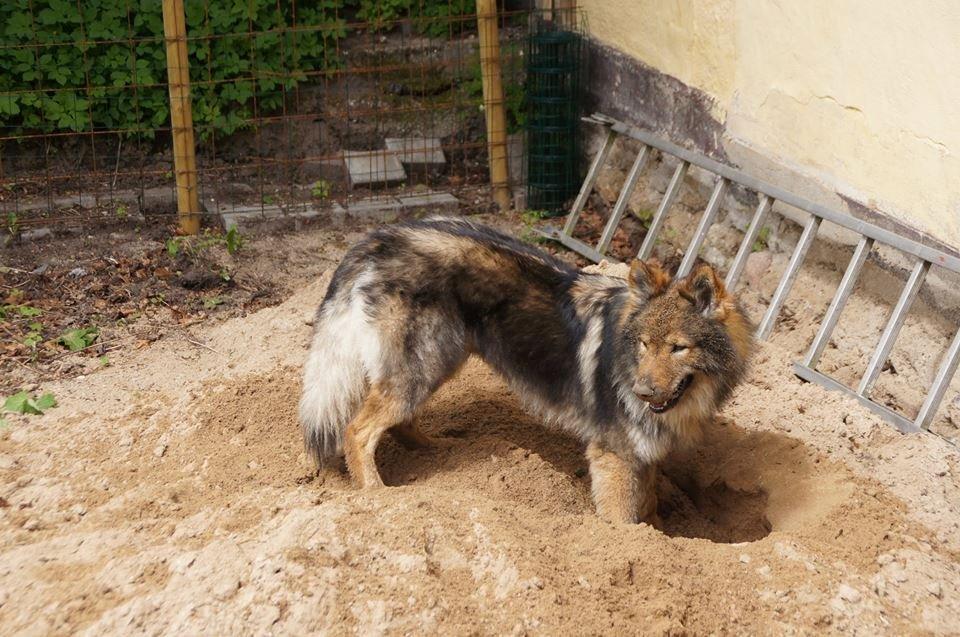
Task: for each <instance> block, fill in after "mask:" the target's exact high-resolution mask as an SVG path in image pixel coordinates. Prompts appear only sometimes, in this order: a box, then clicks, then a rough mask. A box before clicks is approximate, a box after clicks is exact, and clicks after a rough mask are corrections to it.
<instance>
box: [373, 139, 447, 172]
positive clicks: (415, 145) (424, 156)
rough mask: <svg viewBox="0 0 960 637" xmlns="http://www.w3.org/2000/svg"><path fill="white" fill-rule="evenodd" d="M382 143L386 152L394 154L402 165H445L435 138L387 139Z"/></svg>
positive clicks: (444, 158) (445, 161) (445, 160)
mask: <svg viewBox="0 0 960 637" xmlns="http://www.w3.org/2000/svg"><path fill="white" fill-rule="evenodd" d="M383 141H384V142H385V143H386V145H387V150H390V151H393V152H394V153H396V154H397V157H399V158H400V161H401V162H402V163H404V164H419V165H431V166H437V167H439V166H443V165H444V164H446V163H447V158H446V157H444V155H443V148H442V147H441V145H440V140H439V139H438V138H436V137H388V138H386V139H385V140H383Z"/></svg>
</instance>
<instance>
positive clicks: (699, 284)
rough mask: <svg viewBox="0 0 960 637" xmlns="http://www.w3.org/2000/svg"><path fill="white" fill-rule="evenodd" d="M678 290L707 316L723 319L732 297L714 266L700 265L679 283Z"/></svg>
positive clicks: (698, 310) (699, 311)
mask: <svg viewBox="0 0 960 637" xmlns="http://www.w3.org/2000/svg"><path fill="white" fill-rule="evenodd" d="M677 292H678V293H679V294H680V296H682V297H683V298H685V299H687V300H688V301H690V304H691V305H693V307H694V309H695V310H696V311H697V312H698V313H700V314H701V315H703V316H704V317H706V318H711V319H717V320H723V318H724V317H726V315H727V312H728V310H729V309H730V304H731V303H732V299H731V298H730V295H729V294H728V293H727V288H726V286H725V285H724V284H723V281H721V280H720V277H718V276H717V273H716V272H715V271H714V269H713V268H712V267H710V266H709V265H707V264H703V265H701V266H699V267H698V268H697V269H696V270H694V271H693V272H691V273H690V274H688V275H687V276H686V277H684V278H683V280H682V281H680V282H679V283H678V284H677Z"/></svg>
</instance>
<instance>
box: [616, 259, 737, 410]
mask: <svg viewBox="0 0 960 637" xmlns="http://www.w3.org/2000/svg"><path fill="white" fill-rule="evenodd" d="M631 283H632V284H633V285H634V286H635V287H636V288H637V289H638V290H639V291H641V292H642V293H645V294H648V295H649V301H648V305H647V307H646V308H645V309H644V311H643V312H642V313H641V314H640V316H639V317H638V322H637V324H636V325H635V326H633V328H634V330H635V334H636V343H635V346H636V348H637V352H636V360H637V366H636V374H635V383H634V386H633V390H634V392H635V393H636V395H637V396H638V397H639V398H641V399H642V400H645V401H647V403H649V405H650V409H651V411H653V412H654V413H668V412H669V411H672V410H675V409H679V408H682V407H683V406H684V403H685V402H687V401H691V400H692V401H695V402H702V401H703V400H704V399H707V398H708V397H709V396H712V395H713V394H714V391H713V389H714V387H713V385H714V382H715V381H716V380H717V378H716V377H715V372H714V370H719V369H722V368H723V364H722V359H723V358H725V357H727V356H729V354H730V353H731V352H730V350H731V349H732V350H734V351H737V353H741V352H740V350H741V348H742V349H743V350H744V352H746V350H747V349H748V348H749V342H750V336H749V326H748V325H747V324H746V323H745V322H743V321H741V320H740V318H741V314H740V313H739V312H737V311H736V307H735V304H734V301H733V299H732V298H731V297H730V296H729V294H728V293H727V291H726V288H725V287H724V285H723V283H722V282H721V281H720V279H719V278H718V277H717V275H716V272H714V270H713V269H712V268H711V267H710V266H709V265H703V266H700V267H699V268H697V269H696V270H695V271H694V272H693V273H691V274H690V275H688V276H687V277H684V278H683V279H680V280H678V281H676V282H673V281H671V280H670V278H669V276H668V275H667V274H666V273H664V272H663V270H662V269H660V267H659V264H657V263H656V262H647V263H641V262H635V263H634V265H633V266H632V267H631ZM738 344H739V345H740V347H738ZM709 402H712V401H709ZM703 407H704V408H712V405H703Z"/></svg>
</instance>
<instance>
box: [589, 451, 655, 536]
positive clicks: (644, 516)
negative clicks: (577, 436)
mask: <svg viewBox="0 0 960 637" xmlns="http://www.w3.org/2000/svg"><path fill="white" fill-rule="evenodd" d="M587 460H589V462H590V490H591V492H592V494H593V502H594V505H595V506H596V507H597V515H599V516H600V517H602V518H604V519H605V520H609V521H611V522H619V523H625V524H636V523H637V522H649V523H650V524H653V525H654V526H657V525H658V523H659V519H658V518H657V495H656V491H655V490H654V481H655V477H656V468H655V467H654V466H652V465H641V464H640V463H639V462H638V461H637V459H636V458H635V457H633V454H630V453H617V452H615V451H613V450H611V449H609V448H607V447H604V446H603V445H602V444H600V443H598V442H591V443H590V444H588V445H587Z"/></svg>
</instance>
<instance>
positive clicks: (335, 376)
mask: <svg viewBox="0 0 960 637" xmlns="http://www.w3.org/2000/svg"><path fill="white" fill-rule="evenodd" d="M373 279H374V275H373V272H371V271H370V270H367V271H364V272H362V273H361V274H360V275H359V276H358V277H357V278H356V280H355V281H354V283H353V285H352V286H351V287H350V289H349V290H343V291H341V292H340V294H338V295H337V297H335V298H332V299H329V301H328V302H327V303H326V304H325V305H324V307H323V309H322V311H321V313H320V316H319V317H318V319H317V326H316V331H315V332H314V336H313V344H312V345H311V347H310V354H309V355H308V357H307V362H306V364H305V365H304V371H303V395H302V396H301V398H300V424H301V427H302V429H303V435H304V440H305V441H306V445H307V450H308V452H309V453H311V454H312V455H313V456H314V458H315V459H316V460H317V461H318V462H322V461H323V460H324V459H325V458H328V457H330V456H333V455H335V454H337V453H339V452H340V450H341V449H342V448H343V432H344V430H345V429H346V426H347V424H348V423H349V422H350V420H351V419H352V418H353V416H354V415H355V414H356V412H357V409H358V408H359V407H360V403H361V402H362V401H363V398H364V397H365V396H366V393H367V389H368V387H369V385H370V382H371V380H375V379H376V378H377V377H378V376H379V373H378V371H379V367H380V365H379V361H380V352H381V347H380V339H379V337H378V335H377V332H376V330H375V329H373V327H372V326H371V325H370V318H369V316H368V315H367V312H366V308H365V302H364V299H363V295H362V294H361V293H360V290H362V288H363V287H364V286H365V285H366V284H368V283H369V282H370V281H372V280H373Z"/></svg>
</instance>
